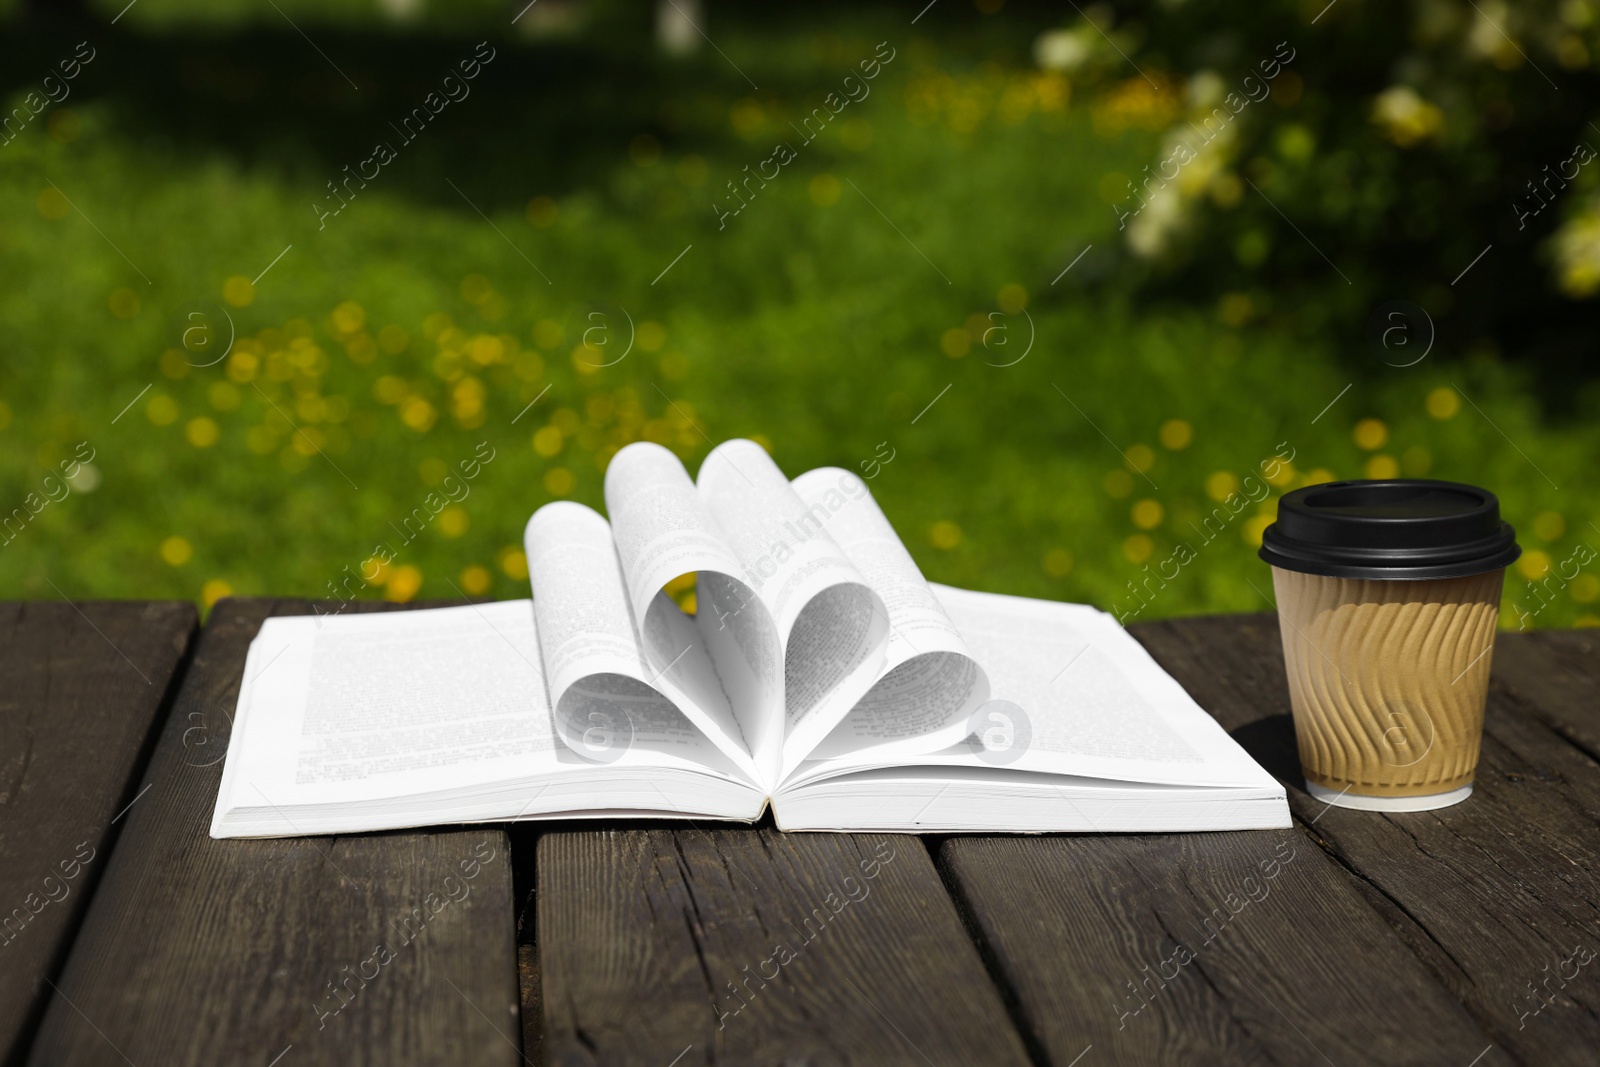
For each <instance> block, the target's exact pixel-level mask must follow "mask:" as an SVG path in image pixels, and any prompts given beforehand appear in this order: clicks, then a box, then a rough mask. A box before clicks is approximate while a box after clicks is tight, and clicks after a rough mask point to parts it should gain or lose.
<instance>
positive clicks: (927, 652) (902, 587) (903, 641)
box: [793, 467, 989, 759]
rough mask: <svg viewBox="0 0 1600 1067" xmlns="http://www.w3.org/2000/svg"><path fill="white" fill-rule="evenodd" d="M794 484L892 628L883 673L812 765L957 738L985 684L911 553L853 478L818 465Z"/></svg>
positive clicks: (813, 755)
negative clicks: (877, 601) (821, 518)
mask: <svg viewBox="0 0 1600 1067" xmlns="http://www.w3.org/2000/svg"><path fill="white" fill-rule="evenodd" d="M793 485H794V490H795V493H796V494H797V495H798V496H799V497H800V499H801V501H802V502H803V503H804V504H805V505H806V506H807V508H808V509H810V510H811V513H812V514H819V515H821V514H826V515H827V516H828V532H829V534H830V535H831V536H832V537H833V539H834V540H835V541H836V542H837V543H838V544H839V547H840V548H842V549H843V550H844V552H845V554H846V555H847V556H848V557H849V558H850V560H851V562H852V563H854V564H855V566H856V569H857V570H858V571H859V572H860V573H861V575H862V577H863V579H864V580H865V581H866V583H867V584H868V585H869V586H870V587H871V588H872V589H873V590H874V591H875V592H876V593H877V594H878V596H879V597H880V599H881V600H882V602H883V605H884V609H885V611H886V612H887V615H888V624H889V644H888V648H887V651H886V654H885V658H884V668H885V671H884V674H883V676H881V677H880V678H879V679H878V680H877V681H876V682H875V683H874V684H873V686H872V688H871V689H870V690H869V691H868V692H867V693H866V695H865V696H863V697H862V698H861V699H860V700H859V701H858V702H857V703H856V704H855V706H854V707H852V708H851V709H850V710H849V713H848V714H847V715H846V716H845V717H844V719H843V721H841V722H840V723H839V724H838V725H837V726H835V727H834V728H833V730H832V732H831V733H829V734H828V735H827V737H826V738H824V739H823V740H822V741H821V742H820V743H819V744H818V745H817V746H816V748H814V749H813V750H812V751H811V752H809V753H807V754H806V758H807V759H827V758H833V757H839V756H844V755H846V754H853V755H855V756H856V757H858V758H861V759H875V758H882V757H886V756H891V755H897V754H905V753H909V752H935V751H938V750H939V749H942V748H946V747H948V746H950V745H952V744H955V743H956V742H957V741H960V740H961V739H962V738H963V737H964V736H966V727H967V720H968V718H969V717H970V716H971V714H972V712H973V711H974V710H975V709H976V708H977V707H978V705H980V704H982V703H983V702H984V701H985V700H987V699H988V697H989V681H988V678H987V676H986V675H985V674H984V672H983V670H982V668H981V667H979V666H978V665H977V663H976V662H975V661H974V660H973V657H972V653H971V650H970V649H969V648H968V647H967V643H966V641H965V639H963V638H962V636H961V633H960V631H959V630H957V629H956V625H955V623H954V622H952V621H951V620H950V616H949V614H948V613H947V612H946V611H945V609H944V605H942V604H941V603H939V600H938V598H937V597H935V596H934V595H933V591H932V590H931V589H930V588H929V587H928V582H927V580H926V579H925V578H923V576H922V571H921V570H920V569H919V568H918V567H917V564H916V561H915V560H913V559H912V558H911V553H909V552H907V551H906V547H905V545H904V543H902V542H901V540H900V537H899V535H898V534H896V533H895V530H894V527H893V526H892V525H890V523H889V520H888V518H887V517H886V516H885V515H884V514H883V511H882V509H880V508H879V507H878V504H877V501H875V500H873V499H872V494H871V493H870V492H868V491H867V488H866V485H865V483H863V482H862V480H861V479H859V478H857V477H856V476H855V475H854V474H851V473H850V472H849V471H845V470H841V469H839V468H837V467H821V468H818V469H817V470H813V471H808V472H806V473H805V474H802V475H801V476H800V477H798V478H796V479H795V480H794V483H793Z"/></svg>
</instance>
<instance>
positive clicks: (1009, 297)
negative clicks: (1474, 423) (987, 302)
mask: <svg viewBox="0 0 1600 1067" xmlns="http://www.w3.org/2000/svg"><path fill="white" fill-rule="evenodd" d="M995 299H996V301H997V302H998V303H999V304H1000V310H1001V311H1004V312H1005V313H1006V314H1007V315H1015V314H1016V313H1017V312H1019V311H1021V310H1022V309H1023V308H1025V307H1027V306H1028V290H1026V289H1024V288H1023V287H1022V286H1020V285H1018V284H1017V283H1016V282H1012V283H1011V284H1010V285H1006V286H1002V287H1001V289H1000V292H999V294H998V295H997V296H996V297H995Z"/></svg>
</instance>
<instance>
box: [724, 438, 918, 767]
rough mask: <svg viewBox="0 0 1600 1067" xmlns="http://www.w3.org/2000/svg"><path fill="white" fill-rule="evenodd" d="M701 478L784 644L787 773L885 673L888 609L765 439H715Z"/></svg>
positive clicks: (822, 509)
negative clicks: (791, 480) (791, 481)
mask: <svg viewBox="0 0 1600 1067" xmlns="http://www.w3.org/2000/svg"><path fill="white" fill-rule="evenodd" d="M697 484H698V487H699V490H700V496H701V499H702V500H704V501H705V503H706V508H707V510H708V511H709V512H710V514H711V516H712V518H713V519H715V520H716V523H717V526H718V527H719V528H720V529H721V531H722V533H723V536H724V538H725V539H726V541H727V543H728V545H729V546H730V547H731V548H732V549H733V550H734V552H735V553H736V554H737V555H738V557H739V560H740V562H741V563H742V564H743V567H744V574H745V581H746V584H748V585H749V586H750V587H751V588H752V589H753V590H754V591H755V593H756V596H757V597H758V598H759V599H760V601H761V603H763V604H764V605H766V607H767V610H768V612H769V613H770V615H771V617H772V619H773V621H774V622H775V624H776V627H777V631H778V635H779V638H780V640H781V641H782V646H783V655H784V660H783V662H784V743H783V766H784V770H785V771H786V770H787V769H788V768H789V767H790V766H793V765H794V764H795V763H797V762H798V761H799V759H800V758H801V757H803V756H804V754H805V753H807V752H809V751H811V750H812V749H813V748H815V747H816V745H817V743H818V742H819V741H821V740H822V739H823V738H824V737H826V736H827V735H828V733H829V732H830V731H831V730H832V729H833V728H834V727H835V726H837V725H838V723H839V720H840V719H842V718H843V717H844V715H845V713H847V712H848V711H849V709H850V707H851V706H852V705H854V704H855V702H856V701H857V700H859V699H860V697H861V696H862V695H863V694H864V693H866V691H867V690H868V689H869V688H870V687H871V685H872V683H873V682H874V681H875V680H876V679H877V678H878V676H879V675H880V674H882V672H883V669H884V656H885V654H886V652H887V649H888V615H887V613H886V612H885V610H884V607H883V602H882V600H881V599H880V598H879V597H878V594H877V593H875V592H873V591H872V589H871V587H870V586H868V585H867V584H866V582H865V581H864V580H863V578H862V576H861V573H860V572H859V571H858V570H857V569H856V567H855V565H854V564H853V563H851V561H850V558H849V557H848V556H847V555H845V553H844V551H843V549H841V548H840V547H839V545H838V543H837V542H835V541H834V539H833V538H832V537H831V536H830V535H829V532H828V529H827V527H828V524H829V520H830V515H829V513H828V509H827V507H826V505H821V504H819V505H817V506H816V507H808V506H807V505H806V504H805V503H804V502H803V501H802V500H801V499H800V497H799V495H798V494H797V493H796V492H795V491H794V488H793V487H792V486H791V485H790V484H789V481H788V479H786V478H785V477H784V476H783V472H782V471H780V470H779V469H778V467H777V464H775V463H773V462H772V459H771V457H769V456H768V455H767V453H766V451H765V450H764V449H763V448H762V447H761V446H760V445H758V444H756V443H755V442H753V441H726V442H724V443H722V444H720V445H718V446H717V447H716V448H715V449H713V450H712V452H711V454H710V455H709V456H707V457H706V460H705V462H704V463H702V464H701V466H700V475H699V479H698V483H697ZM855 486H856V489H857V491H859V492H861V493H864V492H865V487H864V486H862V485H861V483H860V481H859V480H857V481H856V482H855Z"/></svg>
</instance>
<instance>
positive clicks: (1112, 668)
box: [784, 583, 1279, 791]
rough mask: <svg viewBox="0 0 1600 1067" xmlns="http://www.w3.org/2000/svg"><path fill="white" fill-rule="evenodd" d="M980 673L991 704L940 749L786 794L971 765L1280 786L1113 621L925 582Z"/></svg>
mask: <svg viewBox="0 0 1600 1067" xmlns="http://www.w3.org/2000/svg"><path fill="white" fill-rule="evenodd" d="M929 588H931V589H932V590H933V592H934V595H935V596H937V597H938V598H939V601H940V603H941V604H943V605H944V606H945V609H946V610H947V611H948V612H949V614H950V617H951V619H952V620H953V621H954V622H955V623H956V625H957V626H958V627H960V629H961V632H962V635H963V636H964V637H965V638H966V640H967V643H968V645H969V646H970V647H971V649H972V651H973V654H974V655H975V656H976V657H977V660H978V662H979V663H981V664H982V665H983V667H984V669H985V671H986V672H987V674H988V676H989V680H990V685H991V696H990V699H989V700H988V701H986V702H985V703H984V704H982V705H980V706H979V707H978V708H977V709H976V710H974V711H973V713H972V716H971V718H970V719H969V731H968V736H967V737H966V738H965V739H964V740H963V741H960V742H958V743H957V744H955V745H953V746H951V747H950V748H949V749H946V750H944V751H942V752H939V753H935V754H932V755H907V756H894V757H885V758H872V757H866V758H857V757H856V756H855V755H853V754H848V753H847V754H846V755H844V756H842V757H840V758H836V759H832V760H812V761H808V762H807V763H806V764H805V765H804V766H803V767H801V768H799V769H798V770H796V771H795V772H794V773H793V774H792V775H791V776H790V777H789V779H788V780H787V781H786V782H785V784H784V788H785V789H786V790H787V789H793V788H799V787H801V786H803V785H805V784H806V783H809V782H815V781H820V780H822V779H825V778H830V777H835V776H838V775H840V774H848V773H850V772H851V771H852V770H860V769H863V768H871V767H881V768H887V767H894V766H900V767H906V766H917V767H930V768H940V767H969V768H985V769H987V771H992V772H995V773H1010V772H1045V773H1049V774H1057V775H1076V776H1080V777H1084V778H1093V779H1104V780H1108V781H1123V782H1139V783H1147V784H1152V785H1166V786H1227V787H1241V788H1260V789H1265V790H1268V791H1271V790H1274V789H1278V788H1279V787H1278V785H1277V782H1276V780H1275V779H1273V778H1272V776H1271V775H1269V774H1267V772H1266V771H1264V770H1262V769H1261V767H1260V766H1259V765H1258V764H1257V763H1256V762H1255V761H1254V760H1253V759H1251V758H1250V756H1249V754H1248V753H1246V752H1245V750H1244V749H1243V748H1241V747H1240V746H1239V745H1238V743H1237V742H1235V741H1234V740H1233V738H1231V737H1229V736H1228V734H1227V732H1226V731H1225V730H1223V729H1222V727H1221V726H1219V725H1218V724H1217V721H1216V720H1215V719H1213V718H1212V717H1211V716H1210V715H1208V714H1206V712H1205V710H1204V709H1203V708H1201V707H1200V706H1199V705H1198V704H1196V703H1195V702H1194V699H1193V698H1192V697H1190V696H1189V694H1188V693H1186V692H1185V691H1184V689H1183V687H1182V686H1180V685H1179V684H1178V683H1177V682H1176V681H1175V680H1174V679H1173V678H1172V676H1171V675H1169V674H1167V673H1166V671H1164V670H1162V669H1161V666H1160V664H1158V663H1156V662H1155V660H1154V659H1152V658H1151V657H1150V654H1149V653H1148V652H1146V651H1145V650H1144V647H1143V646H1142V645H1140V644H1139V643H1138V642H1137V641H1136V640H1134V639H1133V637H1131V636H1130V635H1129V634H1128V632H1127V631H1126V630H1124V629H1123V628H1122V627H1121V626H1119V625H1117V623H1116V622H1115V620H1113V619H1112V618H1111V616H1109V615H1107V614H1105V613H1104V612H1101V611H1098V610H1096V609H1094V608H1092V607H1089V606H1087V605H1083V604H1062V603H1057V602H1054V601H1047V600H1031V599H1026V598H1023V597H1013V596H1003V595H1000V594H996V593H977V592H971V591H968V590H964V589H953V588H951V587H949V586H943V585H938V584H935V583H930V585H929Z"/></svg>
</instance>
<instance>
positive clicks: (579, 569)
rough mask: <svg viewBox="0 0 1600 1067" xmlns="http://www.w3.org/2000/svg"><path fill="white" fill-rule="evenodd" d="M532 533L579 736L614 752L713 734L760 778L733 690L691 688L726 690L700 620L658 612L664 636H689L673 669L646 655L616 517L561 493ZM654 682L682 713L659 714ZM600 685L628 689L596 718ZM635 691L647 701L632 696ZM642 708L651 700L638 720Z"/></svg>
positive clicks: (535, 568) (547, 624) (548, 665)
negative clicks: (628, 696) (727, 693)
mask: <svg viewBox="0 0 1600 1067" xmlns="http://www.w3.org/2000/svg"><path fill="white" fill-rule="evenodd" d="M523 540H524V543H525V546H526V550H527V555H528V578H529V580H530V582H531V583H532V585H533V589H534V593H535V600H534V607H535V611H536V614H537V617H538V626H539V647H540V650H541V653H542V655H543V657H544V664H545V669H546V672H547V674H548V676H549V679H550V694H551V701H552V704H553V706H554V709H555V713H556V724H557V728H558V730H559V732H560V734H561V736H562V737H563V738H564V739H565V740H567V741H568V743H569V746H570V747H572V748H573V749H574V751H576V752H577V753H578V754H579V755H589V756H592V757H594V758H596V759H598V760H600V761H601V762H606V761H609V760H611V759H614V758H615V756H614V755H613V753H614V752H615V751H616V750H617V749H618V748H622V749H626V747H628V746H630V745H635V744H643V745H646V746H648V747H655V748H663V749H673V748H680V749H681V748H684V747H685V746H692V745H695V744H698V743H700V741H701V740H702V739H704V740H706V741H709V743H710V744H712V745H714V746H715V747H716V748H717V749H718V750H719V751H720V752H722V753H723V754H724V755H725V756H726V757H727V758H728V759H729V760H731V761H732V762H733V763H734V764H735V765H736V766H738V767H739V768H740V769H741V771H742V773H744V774H745V775H746V776H747V777H748V778H749V779H750V780H751V782H752V784H760V782H759V780H760V778H761V777H762V776H761V775H760V774H759V772H758V771H757V769H756V765H755V763H754V761H753V760H752V759H751V757H750V753H749V751H748V749H747V747H746V745H745V743H744V740H743V738H742V736H741V734H740V731H739V725H738V722H737V720H735V719H734V717H733V713H732V711H731V709H730V708H729V707H728V705H727V702H726V698H725V697H723V698H722V699H721V700H720V701H718V700H710V701H701V700H696V699H693V698H692V697H691V695H690V694H691V692H699V693H706V692H708V691H711V692H715V693H717V694H719V695H720V692H721V690H720V686H719V685H718V684H717V683H716V681H715V676H714V674H712V672H711V665H710V660H709V658H708V657H707V655H706V651H705V648H704V647H703V644H702V643H701V642H700V641H699V637H698V634H697V632H696V631H695V628H694V627H693V626H692V625H681V624H686V623H687V622H688V620H687V619H682V618H681V614H682V613H681V612H680V613H679V616H680V620H679V623H675V622H674V621H673V620H671V619H670V617H667V616H660V617H657V618H656V619H655V620H653V625H655V624H658V628H659V629H660V630H661V631H662V632H661V633H658V634H657V635H656V639H657V640H660V641H670V642H674V643H679V642H681V644H678V647H679V648H680V654H679V655H678V656H676V657H675V658H673V659H672V660H670V661H669V662H668V663H667V664H665V665H664V669H663V668H657V667H653V666H652V665H651V664H649V663H647V662H646V659H645V652H644V648H643V645H642V644H641V638H640V635H639V633H638V631H637V630H636V629H635V626H634V618H633V612H632V609H631V608H630V606H629V603H628V594H627V590H626V588H625V586H624V576H623V573H622V567H621V563H620V561H619V559H618V556H617V552H616V548H615V545H614V543H613V541H612V535H611V527H610V525H609V524H608V523H607V522H606V520H605V519H603V518H601V517H600V515H599V514H598V513H596V512H595V511H594V510H593V509H591V508H587V507H584V506H583V505H582V504H575V503H571V502H569V501H558V502H556V503H554V504H547V505H545V506H544V507H542V508H540V509H539V510H538V511H537V512H535V513H534V515H533V518H531V519H529V520H528V527H527V531H526V533H525V534H524V538H523ZM621 679H628V680H631V682H633V683H637V684H636V685H633V686H630V685H627V684H625V683H623V682H621V681H620V680H621ZM640 686H642V687H645V689H643V690H641V689H640V688H639V687H640ZM646 690H653V691H655V692H656V693H659V694H660V695H661V696H662V697H663V698H664V699H665V700H666V701H667V702H668V703H670V704H671V705H673V706H675V708H676V710H677V712H679V714H678V715H677V716H671V715H665V714H657V713H656V710H652V702H651V700H650V698H649V696H648V693H647V692H646ZM597 692H599V693H612V694H616V695H617V697H618V699H616V700H615V701H614V707H613V709H612V711H611V712H609V713H605V714H608V715H609V716H610V718H611V721H610V722H602V721H601V720H600V719H597V718H595V716H597V715H601V714H602V712H601V710H600V707H599V705H598V704H597V701H596V698H595V694H596V693H597ZM625 692H627V693H632V694H633V695H635V696H637V697H638V698H639V701H638V702H635V701H632V700H625V699H622V698H621V694H623V693H625ZM639 709H645V710H644V711H643V712H641V714H640V715H639V717H638V718H637V721H636V718H635V714H634V713H635V711H636V710H639ZM657 710H659V709H657ZM601 741H604V742H605V744H604V745H601V744H600V742H601Z"/></svg>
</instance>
